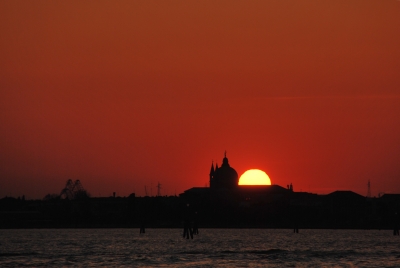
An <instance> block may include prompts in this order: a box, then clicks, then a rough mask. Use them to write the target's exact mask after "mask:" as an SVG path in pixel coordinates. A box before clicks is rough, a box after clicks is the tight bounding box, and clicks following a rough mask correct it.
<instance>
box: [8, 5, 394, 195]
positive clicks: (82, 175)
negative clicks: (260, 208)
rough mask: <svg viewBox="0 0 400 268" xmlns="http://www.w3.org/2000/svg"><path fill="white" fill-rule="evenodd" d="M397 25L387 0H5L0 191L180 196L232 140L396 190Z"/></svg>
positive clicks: (307, 182)
mask: <svg viewBox="0 0 400 268" xmlns="http://www.w3.org/2000/svg"><path fill="white" fill-rule="evenodd" d="M399 33H400V2H399V1H395V0H373V1H369V0H360V1H355V0H343V1H333V0H332V1H319V0H315V1H309V0H306V1H293V0H287V1H286V0H276V1H270V0H262V1H234V0H227V1H218V0H213V1H185V0H184V1H150V0H144V1H128V0H127V1H39V0H37V1H18V0H13V1H0V152H1V153H0V198H2V197H4V196H20V195H23V194H24V195H25V196H26V197H27V198H29V199H31V198H42V197H44V196H45V195H46V194H47V193H59V192H60V191H61V190H62V188H63V187H64V185H65V182H66V180H67V179H72V180H77V179H79V180H81V182H82V184H83V186H84V187H85V188H86V189H87V190H88V191H89V192H90V193H91V195H92V196H109V195H111V194H112V192H116V193H117V195H120V196H124V195H129V194H130V193H132V192H135V193H136V194H137V195H143V194H144V187H145V185H147V188H148V190H149V193H150V192H151V191H152V193H153V194H155V193H156V184H157V182H160V183H161V184H162V191H161V192H162V194H164V195H165V194H168V195H170V194H175V193H177V194H179V193H181V192H183V191H184V190H186V189H188V188H191V187H193V186H204V185H205V184H207V183H208V173H209V169H210V165H211V161H212V160H214V161H216V162H217V163H218V164H221V162H222V158H223V154H224V151H225V150H227V156H228V158H229V162H230V164H231V166H232V167H234V168H235V169H236V170H237V172H238V173H239V174H242V173H243V172H244V171H246V170H247V169H250V168H259V169H262V170H264V171H265V172H266V173H267V174H268V175H269V176H270V178H271V181H272V183H273V184H278V185H282V186H286V185H287V184H289V183H293V186H294V190H295V191H300V190H302V191H309V192H314V193H330V192H332V191H334V190H338V189H339V190H352V191H355V192H357V193H360V194H362V195H366V193H367V182H368V180H370V181H371V190H372V194H373V195H378V194H379V193H381V192H386V193H389V192H391V193H400V121H399V119H400V34H399ZM151 188H152V189H151Z"/></svg>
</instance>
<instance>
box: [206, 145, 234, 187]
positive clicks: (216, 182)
mask: <svg viewBox="0 0 400 268" xmlns="http://www.w3.org/2000/svg"><path fill="white" fill-rule="evenodd" d="M238 183H239V176H238V174H237V172H236V170H235V169H233V168H232V167H231V166H230V165H229V161H228V158H227V157H226V152H225V155H224V158H223V159H222V165H221V166H220V167H218V164H216V165H215V168H214V163H211V170H210V188H211V189H214V190H221V189H236V188H237V187H238Z"/></svg>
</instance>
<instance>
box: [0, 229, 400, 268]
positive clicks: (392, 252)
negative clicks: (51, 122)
mask: <svg viewBox="0 0 400 268" xmlns="http://www.w3.org/2000/svg"><path fill="white" fill-rule="evenodd" d="M182 233H183V232H182V230H181V229H146V233H145V234H139V229H30V230H0V266H1V267H15V266H29V267H32V266H35V267H38V266H85V267H99V266H111V267H115V266H119V267H121V266H126V267H215V266H218V267H332V266H337V267H400V237H399V236H393V235H392V233H391V231H378V230H300V233H298V234H295V233H293V232H292V230H274V229H200V234H199V235H197V236H195V237H194V239H193V240H191V239H189V240H187V239H184V238H183V237H182Z"/></svg>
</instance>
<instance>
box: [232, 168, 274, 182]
mask: <svg viewBox="0 0 400 268" xmlns="http://www.w3.org/2000/svg"><path fill="white" fill-rule="evenodd" d="M239 185H271V180H270V178H269V177H268V175H267V174H266V173H265V172H264V171H262V170H259V169H249V170H247V171H246V172H245V173H243V174H242V176H240V179H239Z"/></svg>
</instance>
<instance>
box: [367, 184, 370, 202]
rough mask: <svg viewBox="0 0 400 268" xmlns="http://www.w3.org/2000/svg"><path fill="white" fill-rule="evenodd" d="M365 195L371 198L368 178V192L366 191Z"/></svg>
mask: <svg viewBox="0 0 400 268" xmlns="http://www.w3.org/2000/svg"><path fill="white" fill-rule="evenodd" d="M367 197H368V198H371V183H370V181H369V180H368V192H367Z"/></svg>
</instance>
